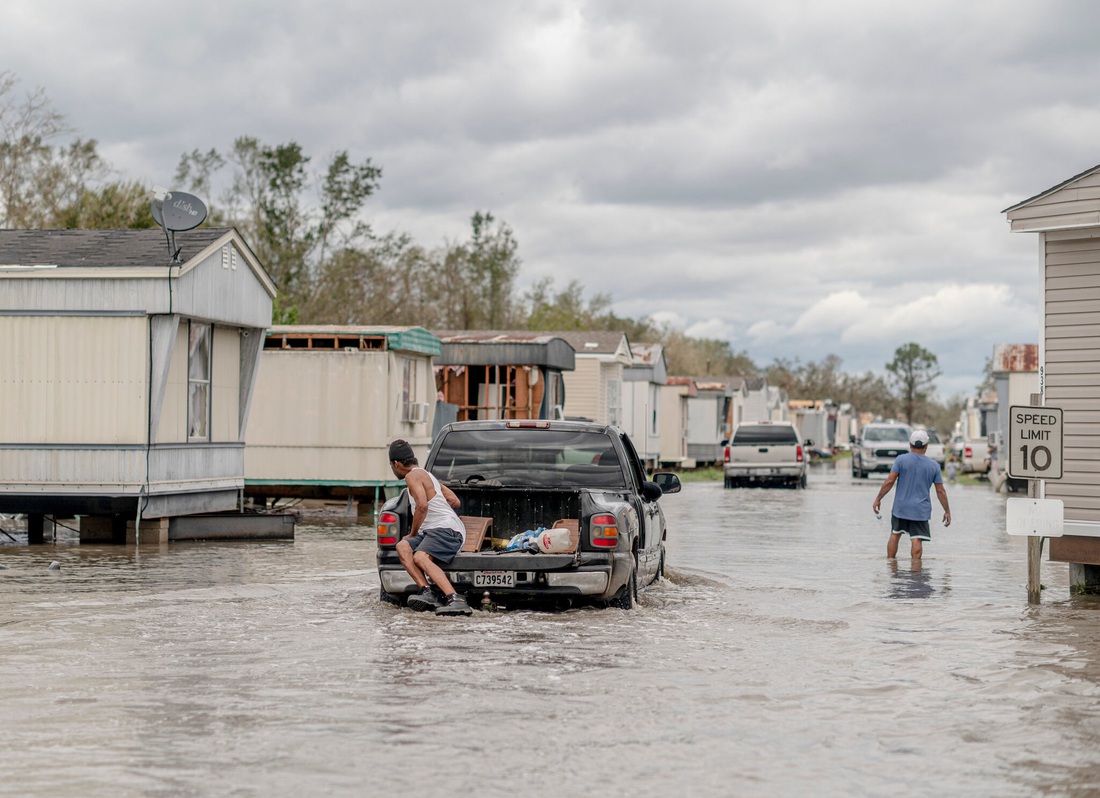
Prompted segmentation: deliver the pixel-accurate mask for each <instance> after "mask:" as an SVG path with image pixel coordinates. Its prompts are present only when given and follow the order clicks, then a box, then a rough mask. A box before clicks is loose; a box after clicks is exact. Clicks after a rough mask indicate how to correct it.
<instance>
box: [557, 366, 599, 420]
mask: <svg viewBox="0 0 1100 798" xmlns="http://www.w3.org/2000/svg"><path fill="white" fill-rule="evenodd" d="M562 376H563V378H564V379H565V415H567V416H583V417H585V418H590V419H593V420H594V421H598V420H599V419H600V418H601V417H602V413H601V412H600V408H601V406H602V405H601V401H600V400H601V399H602V396H601V391H600V362H599V361H598V360H593V359H592V358H581V357H578V358H577V359H576V364H575V368H574V369H573V371H566V372H563V374H562Z"/></svg>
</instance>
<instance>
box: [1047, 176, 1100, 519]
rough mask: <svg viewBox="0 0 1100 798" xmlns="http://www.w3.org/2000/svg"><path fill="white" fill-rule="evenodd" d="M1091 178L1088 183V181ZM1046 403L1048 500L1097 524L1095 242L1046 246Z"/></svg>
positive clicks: (1099, 279) (1099, 368)
mask: <svg viewBox="0 0 1100 798" xmlns="http://www.w3.org/2000/svg"><path fill="white" fill-rule="evenodd" d="M1090 179H1091V178H1090ZM1045 307H1046V327H1045V334H1046V347H1045V350H1046V364H1045V373H1044V390H1045V393H1046V397H1045V398H1046V403H1047V404H1048V405H1051V406H1053V407H1060V408H1062V409H1063V411H1064V424H1065V437H1064V440H1063V447H1064V448H1063V477H1062V479H1060V480H1047V482H1046V495H1047V497H1048V498H1052V499H1061V500H1062V501H1063V502H1064V504H1065V518H1066V521H1089V522H1096V521H1100V407H1098V404H1097V399H1098V397H1100V346H1098V344H1100V239H1094V238H1086V239H1075V240H1056V239H1051V238H1049V237H1048V239H1047V242H1046V285H1045Z"/></svg>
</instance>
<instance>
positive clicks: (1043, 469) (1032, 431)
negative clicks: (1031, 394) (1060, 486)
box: [1006, 405, 1062, 479]
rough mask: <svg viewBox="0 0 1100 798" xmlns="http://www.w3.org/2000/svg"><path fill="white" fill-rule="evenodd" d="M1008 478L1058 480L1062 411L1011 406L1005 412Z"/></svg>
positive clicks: (1058, 408) (1060, 471) (1060, 456)
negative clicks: (1006, 417) (1006, 414)
mask: <svg viewBox="0 0 1100 798" xmlns="http://www.w3.org/2000/svg"><path fill="white" fill-rule="evenodd" d="M1006 454H1007V455H1008V463H1007V468H1008V475H1009V476H1010V477H1015V478H1016V479H1061V478H1062V409H1061V408H1060V407H1028V406H1017V405H1013V406H1012V407H1010V408H1009V409H1008V451H1007V452H1006Z"/></svg>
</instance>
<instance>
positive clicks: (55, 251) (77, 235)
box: [0, 227, 233, 267]
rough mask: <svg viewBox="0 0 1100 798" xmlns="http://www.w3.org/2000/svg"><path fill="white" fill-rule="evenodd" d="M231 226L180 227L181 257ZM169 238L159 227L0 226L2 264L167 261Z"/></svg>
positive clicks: (151, 263)
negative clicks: (99, 228) (194, 228)
mask: <svg viewBox="0 0 1100 798" xmlns="http://www.w3.org/2000/svg"><path fill="white" fill-rule="evenodd" d="M232 231H233V228H231V227H201V228H198V229H196V230H187V231H185V232H178V233H176V235H175V243H176V248H177V249H179V250H180V254H179V262H181V263H187V261H188V260H189V259H190V258H192V257H194V256H195V255H198V254H199V253H200V252H202V251H203V250H204V249H206V248H207V247H209V246H210V245H211V244H213V243H214V242H215V241H217V240H218V239H220V238H221V237H222V236H224V235H225V234H226V233H230V232H232ZM171 261H172V254H171V253H170V252H169V251H168V240H167V239H166V238H165V235H164V231H163V230H161V229H160V228H159V227H156V228H151V229H147V230H0V265H6V266H31V265H51V266H58V267H99V266H102V267H119V266H159V265H165V266H167V265H168V264H169V263H170V262H171Z"/></svg>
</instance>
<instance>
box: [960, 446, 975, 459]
mask: <svg viewBox="0 0 1100 798" xmlns="http://www.w3.org/2000/svg"><path fill="white" fill-rule="evenodd" d="M973 456H974V448H973V447H971V446H967V447H966V450H965V451H964V452H963V457H973Z"/></svg>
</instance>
